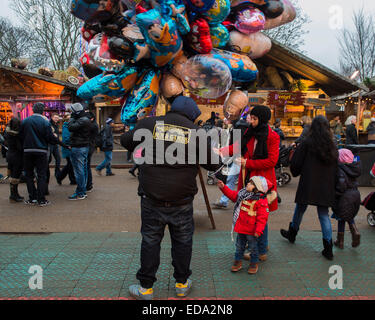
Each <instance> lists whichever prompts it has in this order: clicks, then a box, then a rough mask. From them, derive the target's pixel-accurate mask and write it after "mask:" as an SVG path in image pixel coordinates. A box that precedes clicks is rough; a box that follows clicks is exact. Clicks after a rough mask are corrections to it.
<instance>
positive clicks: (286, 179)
mask: <svg viewBox="0 0 375 320" xmlns="http://www.w3.org/2000/svg"><path fill="white" fill-rule="evenodd" d="M282 176H283V178H284V183H285V184H288V183H289V182H290V181H292V177H291V175H290V174H289V173H288V172H284V173H283V174H282Z"/></svg>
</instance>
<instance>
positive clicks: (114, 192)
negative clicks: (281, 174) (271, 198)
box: [0, 168, 373, 232]
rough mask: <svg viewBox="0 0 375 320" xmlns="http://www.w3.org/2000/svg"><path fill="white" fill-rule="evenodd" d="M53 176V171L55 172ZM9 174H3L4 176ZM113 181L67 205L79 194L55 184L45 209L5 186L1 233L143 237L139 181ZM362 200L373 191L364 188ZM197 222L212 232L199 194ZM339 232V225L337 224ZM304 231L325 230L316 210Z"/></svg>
mask: <svg viewBox="0 0 375 320" xmlns="http://www.w3.org/2000/svg"><path fill="white" fill-rule="evenodd" d="M51 171H52V172H53V169H52V170H51ZM5 172H6V169H4V168H3V169H0V173H3V174H4V173H5ZM114 173H115V174H116V175H115V176H114V177H105V176H102V177H98V176H96V174H95V173H94V192H92V193H90V194H89V197H88V199H87V200H84V201H79V202H76V201H68V196H69V195H71V194H72V193H73V192H74V186H70V185H69V183H68V181H67V180H65V181H64V183H63V185H62V186H59V185H58V184H57V183H56V180H55V179H54V178H52V179H51V184H50V188H49V190H50V194H51V195H50V196H49V197H48V199H49V200H50V201H51V202H52V205H51V206H48V207H45V208H39V207H28V206H25V205H24V204H16V205H15V204H11V203H9V201H8V197H9V185H2V184H0V232H121V231H129V232H138V231H139V230H140V205H139V197H138V196H137V187H138V181H137V179H135V178H133V177H132V176H131V175H130V174H129V173H128V170H125V169H115V170H114ZM297 183H298V179H293V181H292V182H291V184H289V185H287V186H285V187H283V188H280V189H279V192H280V194H281V197H282V199H283V202H282V203H281V205H280V209H279V210H278V211H277V212H276V213H272V214H271V215H270V219H269V221H270V228H271V230H279V229H280V228H282V227H287V226H288V224H289V221H290V219H291V218H292V215H293V210H294V196H295V192H296V187H297ZM207 191H208V195H209V199H210V201H211V202H215V201H216V200H217V199H218V198H219V197H220V196H221V194H220V191H219V190H218V189H217V187H216V186H207ZM360 191H361V194H362V197H364V196H366V195H367V194H368V193H369V192H371V191H373V190H372V188H361V189H360ZM20 193H21V194H22V195H24V196H26V194H27V191H26V185H25V184H22V185H21V186H20ZM232 207H233V205H232V204H231V206H230V208H229V209H228V210H214V211H213V213H214V217H215V222H216V226H217V230H219V231H227V230H230V225H231V214H232ZM194 208H195V221H196V227H197V230H198V231H209V230H211V224H210V221H209V219H208V215H207V209H206V205H205V202H204V198H203V194H202V192H201V190H199V193H198V195H197V196H196V199H195V201H194ZM367 213H368V212H367V211H366V209H364V208H361V210H360V212H359V215H358V217H357V218H356V220H357V223H358V226H359V228H361V229H362V228H368V227H367V221H366V217H367ZM334 228H336V222H334ZM302 230H320V225H319V220H318V217H317V213H316V208H313V207H310V208H309V209H308V211H307V212H306V214H305V217H304V220H303V223H302Z"/></svg>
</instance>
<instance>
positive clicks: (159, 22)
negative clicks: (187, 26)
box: [135, 9, 182, 67]
mask: <svg viewBox="0 0 375 320" xmlns="http://www.w3.org/2000/svg"><path fill="white" fill-rule="evenodd" d="M136 23H137V25H138V27H139V28H140V30H141V32H142V34H143V36H144V38H145V41H146V45H147V46H145V45H144V44H138V43H136V48H137V50H136V55H135V61H139V60H140V59H142V58H143V57H148V56H149V57H150V59H151V63H152V64H153V65H154V66H155V67H162V66H165V65H166V64H168V63H169V62H170V61H171V60H173V59H174V58H175V57H176V56H177V55H179V54H181V51H182V40H181V37H180V35H179V33H178V30H177V26H176V22H175V21H174V20H173V19H171V18H168V19H165V18H164V17H162V16H161V12H160V11H159V10H158V9H152V10H149V11H147V12H145V13H141V14H138V15H137V17H136Z"/></svg>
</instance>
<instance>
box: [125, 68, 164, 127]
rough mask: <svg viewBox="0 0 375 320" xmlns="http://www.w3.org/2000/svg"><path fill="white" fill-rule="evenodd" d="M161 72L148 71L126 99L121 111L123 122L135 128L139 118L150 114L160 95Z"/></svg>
mask: <svg viewBox="0 0 375 320" xmlns="http://www.w3.org/2000/svg"><path fill="white" fill-rule="evenodd" d="M160 78H161V71H160V70H154V69H151V70H147V71H145V72H144V74H143V76H142V77H140V78H139V80H138V82H137V84H136V85H135V87H134V88H133V90H132V91H131V93H130V94H129V96H128V98H127V99H126V101H125V103H124V105H123V107H122V110H121V121H122V123H124V124H125V125H130V126H133V125H134V124H135V123H136V122H137V120H138V119H139V118H142V117H144V116H145V115H147V114H149V113H150V112H151V111H152V109H153V108H154V106H155V104H156V102H157V98H158V95H159V83H160Z"/></svg>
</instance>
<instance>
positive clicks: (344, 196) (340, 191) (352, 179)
mask: <svg viewBox="0 0 375 320" xmlns="http://www.w3.org/2000/svg"><path fill="white" fill-rule="evenodd" d="M361 171H362V170H361V162H353V163H350V164H344V163H339V164H338V166H337V173H336V196H335V204H334V206H333V208H332V209H333V212H334V213H335V215H336V216H337V217H338V218H340V219H342V220H344V221H351V220H352V219H354V217H355V216H356V215H357V213H358V211H359V208H360V205H361V195H360V193H359V191H358V183H357V178H358V177H359V176H360V175H361Z"/></svg>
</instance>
